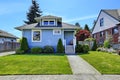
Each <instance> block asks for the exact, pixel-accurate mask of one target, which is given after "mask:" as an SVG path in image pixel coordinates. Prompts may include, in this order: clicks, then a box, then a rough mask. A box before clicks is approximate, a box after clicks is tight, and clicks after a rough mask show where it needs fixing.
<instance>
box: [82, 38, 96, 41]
mask: <svg viewBox="0 0 120 80" xmlns="http://www.w3.org/2000/svg"><path fill="white" fill-rule="evenodd" d="M94 40H95V39H94V38H86V39H85V40H84V41H94Z"/></svg>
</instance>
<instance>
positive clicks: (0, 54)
mask: <svg viewBox="0 0 120 80" xmlns="http://www.w3.org/2000/svg"><path fill="white" fill-rule="evenodd" d="M11 54H15V51H9V52H1V53H0V56H6V55H11Z"/></svg>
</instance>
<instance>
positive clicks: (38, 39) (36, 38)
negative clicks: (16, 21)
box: [33, 31, 40, 41]
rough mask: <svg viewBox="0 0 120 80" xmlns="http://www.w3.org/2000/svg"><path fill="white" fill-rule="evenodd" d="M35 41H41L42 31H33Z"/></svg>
mask: <svg viewBox="0 0 120 80" xmlns="http://www.w3.org/2000/svg"><path fill="white" fill-rule="evenodd" d="M33 41H40V31H34V32H33Z"/></svg>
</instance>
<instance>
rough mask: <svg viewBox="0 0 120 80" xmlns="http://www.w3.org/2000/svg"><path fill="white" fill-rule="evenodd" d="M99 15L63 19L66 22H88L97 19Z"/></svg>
mask: <svg viewBox="0 0 120 80" xmlns="http://www.w3.org/2000/svg"><path fill="white" fill-rule="evenodd" d="M96 17H97V15H89V16H83V17H78V18H73V19H63V21H64V22H74V21H83V20H88V19H92V18H96Z"/></svg>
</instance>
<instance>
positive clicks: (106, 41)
mask: <svg viewBox="0 0 120 80" xmlns="http://www.w3.org/2000/svg"><path fill="white" fill-rule="evenodd" d="M104 47H105V48H110V42H109V41H108V40H105V41H104Z"/></svg>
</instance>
